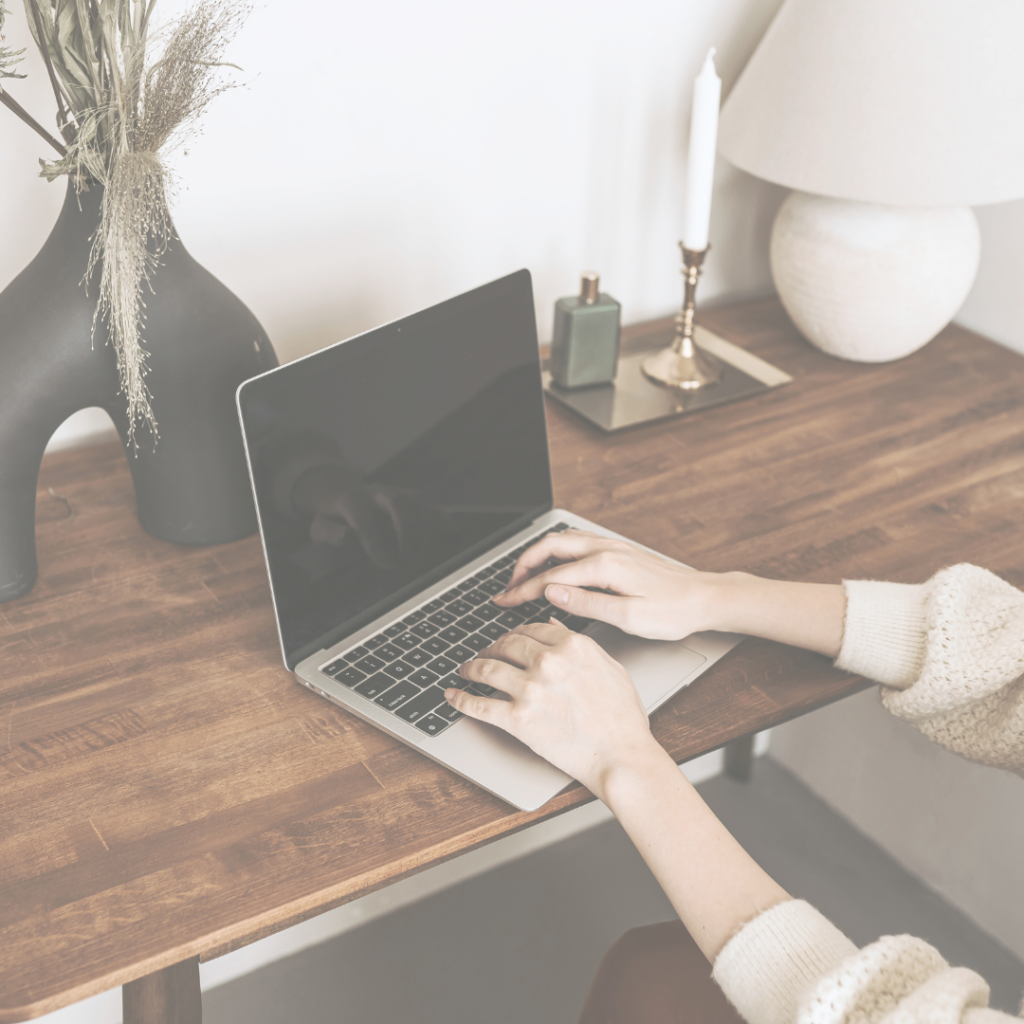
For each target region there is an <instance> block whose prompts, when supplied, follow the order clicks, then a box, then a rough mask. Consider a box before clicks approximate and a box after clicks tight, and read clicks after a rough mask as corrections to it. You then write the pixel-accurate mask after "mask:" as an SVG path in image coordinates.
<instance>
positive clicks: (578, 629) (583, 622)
mask: <svg viewBox="0 0 1024 1024" xmlns="http://www.w3.org/2000/svg"><path fill="white" fill-rule="evenodd" d="M592 621H593V619H584V618H582V617H581V616H579V615H570V616H569V618H567V619H566V620H565V625H566V626H567V627H568V628H569V629H571V630H573V632H575V633H582V632H583V630H585V629H586V628H587V626H589V625H590V623H591V622H592Z"/></svg>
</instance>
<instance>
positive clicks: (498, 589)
mask: <svg viewBox="0 0 1024 1024" xmlns="http://www.w3.org/2000/svg"><path fill="white" fill-rule="evenodd" d="M479 589H480V590H482V591H483V592H484V593H485V594H491V595H494V594H500V593H502V592H503V591H504V589H505V588H504V586H502V584H501V583H499V582H498V581H497V580H484V581H483V583H481V584H480V588H479Z"/></svg>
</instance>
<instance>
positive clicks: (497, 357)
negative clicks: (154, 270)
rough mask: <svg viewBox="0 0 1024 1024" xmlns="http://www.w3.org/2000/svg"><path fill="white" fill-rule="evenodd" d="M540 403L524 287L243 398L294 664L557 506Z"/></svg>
mask: <svg viewBox="0 0 1024 1024" xmlns="http://www.w3.org/2000/svg"><path fill="white" fill-rule="evenodd" d="M502 285H504V287H499V286H502ZM289 371H291V372H289ZM542 403H543V399H542V395H541V388H540V369H539V360H538V351H537V340H536V333H535V326H534V314H533V299H532V292H531V290H530V283H529V276H528V275H527V274H526V273H525V272H520V274H516V275H512V276H511V277H510V278H505V279H503V280H502V281H499V282H495V283H494V284H493V285H488V286H485V287H484V288H482V289H477V291H476V292H471V293H468V294H467V295H465V296H460V297H459V298H458V299H454V300H452V301H451V302H450V303H445V304H443V305H442V306H440V307H433V309H431V310H426V311H425V312H424V313H421V314H417V315H416V316H415V317H410V318H408V319H407V320H405V321H401V322H400V323H399V324H395V325H389V326H388V327H385V328H381V329H380V331H374V332H373V333H372V334H370V335H365V336H363V337H361V338H356V339H353V340H352V341H350V342H347V343H345V344H344V345H339V346H334V347H333V348H331V349H327V350H325V351H324V352H321V353H317V354H316V355H315V356H313V357H311V358H310V359H308V360H304V361H302V362H300V363H296V364H290V365H289V366H285V367H283V368H282V369H281V370H279V371H276V372H274V373H272V374H270V375H267V376H266V377H263V378H260V379H258V380H256V381H253V382H252V383H251V384H250V385H246V386H245V388H244V389H243V392H242V401H241V405H242V413H243V419H244V421H245V425H246V435H247V440H248V444H249V447H250V455H251V459H252V466H253V476H254V481H255V489H256V497H257V502H258V504H259V508H260V519H261V523H262V527H263V533H264V539H265V542H266V546H267V555H268V561H269V565H270V575H271V582H272V586H273V589H274V598H275V601H276V604H277V610H278V616H279V620H280V623H281V630H282V636H283V639H284V646H285V650H286V653H287V656H288V661H289V664H294V663H295V661H297V660H300V659H301V658H302V657H304V656H305V655H306V654H307V653H311V652H312V651H313V650H316V649H317V648H318V647H319V646H322V645H324V644H325V643H329V642H333V640H332V639H331V638H332V637H336V636H341V635H343V634H344V633H345V632H349V631H351V630H352V629H355V628H358V626H359V625H361V624H362V623H363V622H365V621H368V620H369V619H370V618H372V617H373V616H375V615H378V614H381V613H383V612H384V611H386V610H387V607H388V606H389V605H392V606H393V605H395V604H397V603H399V602H400V601H402V600H405V599H406V598H407V597H409V596H411V590H412V589H414V588H415V586H416V585H423V584H425V582H426V581H427V579H429V578H430V577H431V576H432V575H437V574H438V573H439V571H440V570H441V569H442V568H443V569H444V571H450V570H451V569H452V568H454V565H453V564H452V563H453V562H455V563H456V564H457V561H458V560H459V558H460V556H462V557H463V559H465V558H467V557H472V556H474V555H475V554H476V553H478V551H479V550H480V549H481V547H482V546H485V545H486V543H487V542H488V541H490V542H492V543H493V540H494V539H496V538H497V537H498V536H500V535H501V534H502V533H503V532H511V530H512V529H518V528H520V526H521V525H523V522H524V519H528V518H531V517H533V516H535V515H538V514H539V513H540V512H541V511H543V510H544V509H545V508H548V507H550V505H551V484H550V470H549V466H548V456H547V436H546V430H545V424H544V413H543V404H542Z"/></svg>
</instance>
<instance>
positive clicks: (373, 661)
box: [356, 654, 386, 675]
mask: <svg viewBox="0 0 1024 1024" xmlns="http://www.w3.org/2000/svg"><path fill="white" fill-rule="evenodd" d="M385 664H386V663H385V662H383V661H381V659H380V658H375V657H374V656H373V655H372V654H368V655H367V656H366V657H365V658H363V660H362V661H357V662H356V668H357V669H359V670H360V671H362V672H365V673H366V674H367V675H370V673H372V672H379V671H380V670H381V669H382V668H383V667H384V665H385Z"/></svg>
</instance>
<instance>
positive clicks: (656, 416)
mask: <svg viewBox="0 0 1024 1024" xmlns="http://www.w3.org/2000/svg"><path fill="white" fill-rule="evenodd" d="M695 339H696V342H697V344H698V345H700V347H701V348H702V349H704V351H705V352H708V353H709V354H710V355H712V356H714V357H715V358H716V359H718V361H719V362H720V363H721V364H722V378H721V380H719V382H718V383H717V384H713V385H711V386H710V387H706V388H701V389H700V390H699V391H681V390H679V389H678V388H667V387H662V386H661V385H659V384H653V383H652V382H651V381H649V380H648V379H647V378H646V377H645V376H644V375H643V372H642V371H641V369H640V364H641V363H642V362H643V361H644V360H645V359H646V358H647V357H648V356H649V355H650V354H651V352H655V351H657V350H658V349H659V348H664V347H665V346H666V345H668V344H670V343H671V341H672V334H671V332H668V333H666V332H664V331H659V332H657V333H653V334H649V335H645V336H643V337H641V338H638V339H636V340H637V342H638V344H636V345H633V346H630V350H629V351H624V352H622V353H621V354H620V356H619V369H618V373H617V374H616V377H615V381H614V383H611V384H597V385H595V386H593V387H588V388H575V389H573V390H568V389H565V388H560V387H559V386H558V385H557V384H555V383H554V382H553V381H552V380H551V374H550V373H549V372H548V371H547V370H545V371H544V390H545V391H546V392H547V393H548V394H549V395H550V396H551V397H552V398H554V399H556V400H557V401H559V402H561V403H562V405H566V406H568V407H569V408H570V409H572V410H573V412H576V413H578V414H579V415H580V416H583V417H584V418H585V419H588V420H589V421H590V422H591V423H593V424H594V425H595V426H597V427H600V428H601V430H604V431H606V432H607V433H610V434H611V433H615V431H617V430H626V429H627V428H629V427H636V426H640V425H641V424H643V423H650V422H652V421H654V420H664V419H671V418H673V417H675V416H685V415H687V414H688V413H691V412H697V410H699V409H706V408H708V407H709V406H712V405H722V404H723V403H725V402H734V401H736V400H737V399H740V398H747V397H749V396H750V395H757V394H760V393H761V392H762V391H769V390H771V389H772V388H777V387H781V386H782V385H783V384H788V383H789V382H790V381H791V380H792V379H793V378H792V377H790V375H789V374H788V373H784V372H783V371H782V370H780V369H779V368H778V367H776V366H772V364H771V363H766V362H765V361H764V360H763V359H759V358H758V357H757V356H755V355H751V353H749V352H747V351H746V349H742V348H740V347H739V346H738V345H733V344H732V342H729V341H726V340H725V339H724V338H720V337H719V336H718V335H717V334H713V333H712V332H711V331H709V330H706V329H705V328H703V327H701V326H700V325H698V326H697V327H696V329H695Z"/></svg>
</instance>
